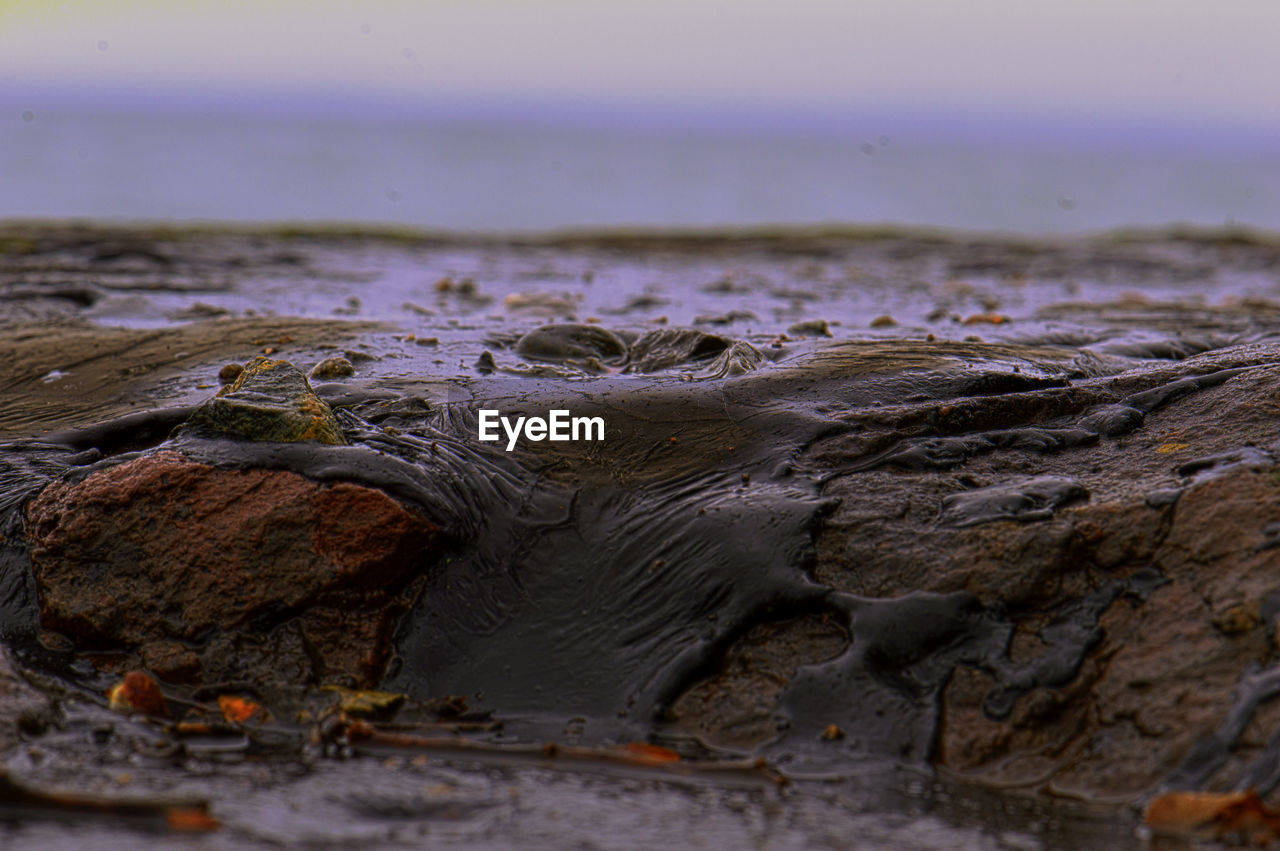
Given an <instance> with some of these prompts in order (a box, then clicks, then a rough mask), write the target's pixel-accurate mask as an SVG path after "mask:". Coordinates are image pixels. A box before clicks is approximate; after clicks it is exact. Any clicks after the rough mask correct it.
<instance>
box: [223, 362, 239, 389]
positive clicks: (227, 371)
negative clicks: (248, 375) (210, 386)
mask: <svg viewBox="0 0 1280 851" xmlns="http://www.w3.org/2000/svg"><path fill="white" fill-rule="evenodd" d="M242 372H244V367H243V366H241V365H240V364H238V363H229V364H227V365H226V366H224V367H223V368H222V369H220V370H218V380H219V381H221V382H222V383H223V384H230V383H231V382H233V381H235V380H236V379H237V378H239V377H240V373H242Z"/></svg>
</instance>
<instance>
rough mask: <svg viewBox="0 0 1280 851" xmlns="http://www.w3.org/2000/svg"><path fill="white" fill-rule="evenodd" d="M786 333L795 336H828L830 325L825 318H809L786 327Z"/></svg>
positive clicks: (829, 334)
mask: <svg viewBox="0 0 1280 851" xmlns="http://www.w3.org/2000/svg"><path fill="white" fill-rule="evenodd" d="M787 333H788V334H794V335H796V336H797V337H830V336H831V327H830V326H829V325H828V324H827V320H825V319H810V320H808V321H806V322H797V323H796V324H794V325H792V326H791V327H790V328H788V329H787Z"/></svg>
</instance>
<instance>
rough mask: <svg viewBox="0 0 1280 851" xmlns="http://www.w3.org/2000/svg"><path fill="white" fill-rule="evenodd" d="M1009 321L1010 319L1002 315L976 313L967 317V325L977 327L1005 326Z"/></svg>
mask: <svg viewBox="0 0 1280 851" xmlns="http://www.w3.org/2000/svg"><path fill="white" fill-rule="evenodd" d="M1008 321H1009V317H1007V316H1005V315H1003V314H1000V313H975V314H973V315H972V316H967V317H965V320H964V324H965V325H977V324H979V323H985V324H987V325H1004V324H1005V323H1006V322H1008Z"/></svg>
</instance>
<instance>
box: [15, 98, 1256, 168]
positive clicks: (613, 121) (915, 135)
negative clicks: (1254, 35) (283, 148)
mask: <svg viewBox="0 0 1280 851" xmlns="http://www.w3.org/2000/svg"><path fill="white" fill-rule="evenodd" d="M0 105H3V109H4V111H13V110H17V111H19V112H20V113H24V114H25V113H30V114H31V115H32V116H33V117H34V116H36V115H38V114H39V111H41V110H52V111H55V112H56V111H63V110H69V111H79V112H97V113H101V112H119V113H122V114H140V113H141V114H148V115H165V114H170V115H182V114H198V115H204V116H225V117H228V118H254V117H258V118H296V119H301V120H308V119H310V120H332V121H337V122H341V121H343V120H346V121H351V120H378V121H382V122H386V123H389V124H391V123H398V122H403V123H414V124H424V123H474V124H498V125H541V126H547V127H566V128H584V129H603V130H626V129H630V130H637V131H645V130H652V131H657V132H664V131H675V130H692V131H699V132H708V133H715V132H717V131H718V132H726V133H736V132H747V133H754V134H761V135H796V136H804V135H823V136H829V135H832V134H854V135H856V134H863V135H867V136H868V137H869V139H870V140H873V141H874V140H875V139H876V138H877V137H880V136H890V137H893V136H898V137H903V138H911V139H919V138H921V137H932V138H935V139H936V138H937V137H941V138H942V139H943V140H951V141H957V142H966V141H972V142H983V143H991V142H1003V143H1010V144H1025V143H1031V142H1038V143H1045V142H1053V143H1056V144H1064V143H1065V144H1068V145H1071V146H1079V145H1084V146H1092V145H1104V146H1112V145H1115V146H1123V147H1155V148H1161V149H1167V148H1182V147H1189V148H1202V147H1211V148H1221V147H1224V146H1226V147H1244V148H1250V149H1253V148H1259V147H1274V148H1276V149H1277V151H1278V152H1280V126H1273V125H1271V124H1268V123H1266V122H1262V121H1259V122H1245V121H1230V122H1227V121H1216V122H1213V123H1206V122H1205V121H1204V120H1203V118H1201V119H1199V120H1196V119H1194V118H1190V117H1182V116H1171V115H1154V114H1152V115H1145V116H1140V115H1133V114H1125V115H1117V114H1108V113H1105V112H1101V111H1099V112H1097V113H1092V114H1086V113H1080V112H1075V113H1073V112H1070V111H1060V110H1039V111H1028V110H1025V109H1012V108H1008V107H999V106H984V107H978V106H973V105H963V106H956V105H946V106H944V105H938V106H935V107H924V106H922V105H919V104H902V105H895V104H887V103H883V102H874V101H865V102H860V103H850V104H848V105H844V106H832V105H829V104H819V103H815V102H799V101H796V102H772V103H760V102H753V101H732V100H727V99H713V98H703V99H697V98H684V99H679V100H675V99H659V98H640V97H635V96H629V97H626V98H616V99H615V98H610V99H604V98H600V97H571V96H555V95H542V96H523V95H522V96H519V97H513V96H507V95H501V94H497V93H486V94H481V95H444V94H439V93H428V94H423V95H416V96H415V95H406V94H403V93H394V94H393V93H369V92H367V91H357V90H351V91H334V92H319V91H315V90H297V89H295V90H285V89H280V90H275V91H272V90H269V89H264V90H260V91H256V92H250V91H245V90H244V89H243V88H239V87H203V88H191V87H189V86H164V85H147V86H131V87H121V86H118V85H105V86H96V87H92V86H83V85H77V86H74V87H71V86H61V85H51V84H43V85H39V86H15V85H5V84H3V83H0Z"/></svg>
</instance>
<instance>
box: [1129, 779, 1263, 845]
mask: <svg viewBox="0 0 1280 851" xmlns="http://www.w3.org/2000/svg"><path fill="white" fill-rule="evenodd" d="M1145 821H1146V823H1147V825H1148V826H1149V827H1151V828H1152V829H1153V830H1156V831H1159V832H1162V833H1178V834H1198V835H1205V836H1212V837H1213V838H1215V839H1217V838H1221V837H1223V836H1227V835H1229V834H1236V833H1243V834H1248V835H1249V836H1250V837H1252V838H1253V839H1255V840H1263V841H1273V840H1275V839H1277V838H1280V813H1276V812H1274V811H1273V810H1271V809H1269V808H1268V807H1267V805H1266V804H1264V803H1263V802H1262V799H1261V798H1259V797H1258V793H1257V792H1255V791H1254V790H1252V789H1250V790H1249V791H1247V792H1230V793H1227V794H1217V793H1211V792H1169V793H1167V794H1164V795H1161V796H1160V797H1158V798H1156V799H1155V800H1154V801H1152V802H1151V803H1150V804H1149V805H1148V806H1147V814H1146V818H1145Z"/></svg>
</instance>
